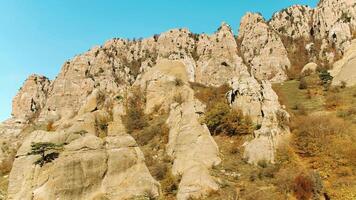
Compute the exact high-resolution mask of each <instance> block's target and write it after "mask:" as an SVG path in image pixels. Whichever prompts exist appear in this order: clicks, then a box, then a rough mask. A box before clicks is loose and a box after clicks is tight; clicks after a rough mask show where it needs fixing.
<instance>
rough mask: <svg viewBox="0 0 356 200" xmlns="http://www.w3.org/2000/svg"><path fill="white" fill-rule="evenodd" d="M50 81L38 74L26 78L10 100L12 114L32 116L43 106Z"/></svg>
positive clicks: (15, 115) (18, 116)
mask: <svg viewBox="0 0 356 200" xmlns="http://www.w3.org/2000/svg"><path fill="white" fill-rule="evenodd" d="M49 88H50V81H49V80H48V79H47V78H46V77H44V76H39V75H31V76H30V77H28V78H27V80H26V81H25V83H24V84H23V86H22V88H21V89H20V91H19V92H18V93H17V95H16V96H15V97H14V99H13V101H12V116H13V117H15V118H23V119H30V118H33V117H34V115H35V114H37V113H38V112H39V111H41V109H42V108H43V107H44V105H45V102H46V98H47V93H48V90H49Z"/></svg>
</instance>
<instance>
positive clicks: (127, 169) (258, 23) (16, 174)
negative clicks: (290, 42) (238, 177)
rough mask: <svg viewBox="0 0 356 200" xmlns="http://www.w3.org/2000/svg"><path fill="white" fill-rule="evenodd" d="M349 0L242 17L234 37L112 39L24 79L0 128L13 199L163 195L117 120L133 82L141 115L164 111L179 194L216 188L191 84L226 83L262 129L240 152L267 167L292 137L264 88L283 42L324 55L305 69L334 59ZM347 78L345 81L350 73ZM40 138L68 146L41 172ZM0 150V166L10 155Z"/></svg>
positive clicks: (348, 27)
mask: <svg viewBox="0 0 356 200" xmlns="http://www.w3.org/2000/svg"><path fill="white" fill-rule="evenodd" d="M354 5H355V3H354V2H353V1H350V0H343V1H341V0H325V1H322V2H321V3H320V4H319V6H318V7H317V8H315V9H311V8H308V7H305V6H292V7H290V8H288V9H285V10H283V11H281V12H279V13H276V14H275V15H274V16H273V18H272V19H271V21H269V22H266V21H265V20H264V19H263V17H262V16H261V15H258V14H252V13H248V14H247V15H246V16H245V17H244V18H243V19H242V21H241V27H240V30H239V35H238V37H237V39H236V38H235V36H234V34H233V32H232V31H231V28H230V27H229V26H228V25H227V24H225V23H223V24H222V25H221V27H220V28H219V29H218V30H217V31H216V32H215V33H214V34H212V35H206V34H201V35H199V34H193V33H191V32H190V31H189V30H187V29H173V30H170V31H167V32H165V33H162V34H160V35H155V36H154V37H151V38H147V39H143V40H136V41H130V40H124V39H112V40H109V41H107V42H106V43H105V44H104V45H102V46H101V47H94V48H92V49H91V50H89V51H88V52H86V53H84V54H81V55H79V56H76V57H75V58H73V59H71V60H69V61H68V62H66V63H65V64H64V65H63V67H62V70H61V72H60V74H59V76H58V77H57V78H56V79H55V80H54V81H52V82H50V81H49V80H48V79H46V78H44V77H41V76H31V77H30V78H29V79H28V80H27V81H26V82H25V84H24V87H23V88H22V89H21V90H20V92H19V94H18V95H17V96H16V97H15V99H14V104H13V116H14V117H13V118H12V119H10V120H8V121H6V122H5V123H3V124H1V126H0V134H1V139H2V140H1V144H0V145H2V147H4V144H5V143H6V144H16V145H14V146H16V147H17V146H21V148H20V149H19V151H18V152H17V155H18V157H17V158H16V160H15V163H14V167H13V169H12V172H11V175H10V186H9V198H10V199H127V198H131V197H135V196H144V195H146V196H149V197H157V196H159V194H160V186H159V184H158V182H156V181H155V180H154V179H153V178H152V176H151V175H150V173H149V171H148V169H147V167H146V166H145V163H144V158H143V155H142V152H141V151H140V149H139V147H138V146H137V144H136V142H135V141H134V140H133V139H132V137H131V136H129V135H127V134H126V130H125V126H124V124H123V123H122V119H121V116H122V115H124V114H125V105H126V104H125V103H126V102H125V98H126V97H127V96H128V95H129V94H128V93H129V92H128V91H129V90H130V89H131V88H132V87H136V86H137V87H139V88H140V89H141V90H142V91H144V93H143V94H142V95H145V99H146V102H145V103H146V104H145V113H146V114H151V113H152V112H153V111H154V110H155V109H156V108H157V107H159V108H160V109H164V110H166V111H169V118H168V120H167V122H166V124H167V126H168V127H169V129H170V130H169V141H168V144H167V147H166V152H167V154H168V156H169V157H171V158H172V160H173V167H172V173H173V175H175V176H177V177H181V181H180V183H179V188H178V192H177V199H180V200H185V199H189V198H200V197H204V196H206V195H207V194H209V193H210V192H212V191H216V190H218V185H217V183H216V182H215V180H214V179H213V177H212V176H211V175H210V173H209V170H210V169H211V168H212V167H213V166H216V165H218V164H219V162H220V158H219V151H218V147H217V145H216V143H215V142H214V140H213V138H212V137H211V135H210V133H209V130H208V129H207V127H206V126H205V125H204V124H201V122H200V120H199V118H200V117H201V115H203V114H204V110H205V106H204V105H203V104H202V103H201V102H199V101H198V100H197V99H196V98H195V97H194V91H193V90H192V89H191V87H190V83H189V82H197V83H201V84H203V85H207V86H221V85H223V84H226V83H228V84H229V85H230V86H231V87H232V91H231V92H230V93H229V94H228V100H229V102H230V103H231V106H232V108H233V109H239V110H242V112H243V113H244V114H245V115H249V116H250V117H251V118H252V120H253V122H255V123H256V124H257V125H258V127H259V129H258V130H256V131H255V132H254V135H253V136H251V138H250V139H249V140H248V141H247V142H246V143H245V157H246V158H248V161H249V162H250V163H254V164H256V163H257V162H258V161H260V160H266V161H270V162H273V161H274V153H275V150H276V148H277V146H278V144H279V143H280V142H281V141H282V140H283V137H284V136H286V135H288V133H289V129H288V125H287V124H288V123H287V122H288V120H289V116H288V113H286V112H285V111H284V109H283V108H282V107H281V106H280V104H279V103H278V97H277V96H276V94H275V93H274V91H273V90H272V88H271V85H270V82H269V81H272V82H281V81H284V80H286V79H287V75H286V74H287V73H286V70H287V69H288V68H289V67H290V65H291V64H290V60H289V58H288V56H289V55H288V52H287V50H286V46H285V45H286V44H283V42H282V38H283V41H284V39H285V37H287V38H289V37H290V38H292V39H298V38H303V39H305V40H307V41H308V46H306V47H305V48H306V49H308V51H309V50H310V51H311V52H312V51H314V50H313V48H320V52H319V51H315V52H312V53H310V55H313V58H311V56H310V57H308V58H307V59H308V62H310V60H313V59H314V56H315V57H322V58H323V59H325V60H328V61H329V63H332V62H333V60H335V59H336V58H337V56H336V54H335V52H334V50H335V49H337V50H338V51H340V52H342V53H343V52H344V51H345V49H348V48H349V47H348V46H350V42H349V41H350V38H351V37H352V35H353V32H354V31H355V6H354ZM318 42H320V44H317V43H318ZM319 46H320V47H319ZM331 46H335V49H332V50H330V47H331ZM349 52H351V53H349ZM352 52H353V51H346V53H345V56H344V59H342V60H341V61H340V62H338V63H337V64H335V73H334V75H335V79H334V82H335V84H336V82H337V81H341V80H344V79H342V78H345V77H346V75H349V74H351V72H353V71H352V69H353V68H352V66H353V63H354V59H353V53H352ZM291 60H292V59H291ZM316 60H317V59H316ZM318 64H319V63H318ZM350 70H351V71H350ZM347 77H348V78H347V79H346V81H348V84H353V82H352V81H353V80H355V78H354V77H353V76H347ZM350 77H351V78H350ZM351 79H352V80H351ZM333 84H334V83H333ZM37 115H39V117H37ZM29 118H32V119H31V120H32V121H33V122H34V125H37V123H44V124H45V125H48V126H47V128H44V129H48V131H50V132H47V131H38V130H36V131H34V132H33V133H31V134H29V132H32V131H27V132H26V131H23V130H24V129H25V127H26V126H27V125H29V124H28V123H29V122H28V119H29ZM42 129H43V128H42ZM23 138H26V139H25V140H24V142H23V143H22V141H23ZM41 141H47V142H54V143H67V145H65V147H64V149H63V151H61V152H60V155H59V157H58V158H57V159H55V160H54V161H53V162H51V163H47V164H46V165H44V166H43V167H39V166H37V165H34V164H33V162H34V161H35V160H36V159H38V158H37V157H36V156H33V155H27V153H28V152H29V151H30V149H29V148H30V144H31V142H41ZM4 142H5V143H4ZM21 144H22V145H21ZM14 149H17V148H14ZM1 150H2V152H1V154H0V158H1V160H3V158H5V157H6V154H8V152H5V151H3V148H1Z"/></svg>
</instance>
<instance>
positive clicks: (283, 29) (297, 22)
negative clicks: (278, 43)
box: [268, 5, 313, 39]
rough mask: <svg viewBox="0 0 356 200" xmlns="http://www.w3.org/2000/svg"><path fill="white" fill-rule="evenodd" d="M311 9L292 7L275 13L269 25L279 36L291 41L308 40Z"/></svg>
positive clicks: (299, 6) (298, 6)
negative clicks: (289, 38)
mask: <svg viewBox="0 0 356 200" xmlns="http://www.w3.org/2000/svg"><path fill="white" fill-rule="evenodd" d="M312 15H313V9H311V8H310V7H308V6H301V5H294V6H291V7H289V8H286V9H283V10H282V11H280V12H277V13H275V14H274V15H273V16H272V19H271V20H270V21H269V23H268V24H269V25H270V26H271V27H272V28H273V29H274V30H276V31H277V32H278V33H279V34H282V35H285V36H287V37H292V38H293V39H298V38H305V39H308V38H310V36H311V35H310V29H311V23H312Z"/></svg>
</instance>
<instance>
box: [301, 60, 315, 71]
mask: <svg viewBox="0 0 356 200" xmlns="http://www.w3.org/2000/svg"><path fill="white" fill-rule="evenodd" d="M317 68H318V64H316V63H313V62H311V63H308V64H306V65H304V67H303V69H302V73H307V72H311V73H315V72H316V70H317Z"/></svg>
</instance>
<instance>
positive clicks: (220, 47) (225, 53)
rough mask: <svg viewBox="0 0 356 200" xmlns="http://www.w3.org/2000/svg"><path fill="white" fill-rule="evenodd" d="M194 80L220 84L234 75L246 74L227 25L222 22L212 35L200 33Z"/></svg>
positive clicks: (210, 84) (207, 83) (205, 83)
mask: <svg viewBox="0 0 356 200" xmlns="http://www.w3.org/2000/svg"><path fill="white" fill-rule="evenodd" d="M197 53H198V55H200V57H199V59H198V61H197V69H196V82H199V83H202V84H204V85H209V86H221V85H222V84H225V83H226V82H228V81H229V80H231V78H232V77H234V76H240V75H241V74H246V73H247V74H248V72H247V68H246V66H245V65H244V64H243V60H242V59H241V58H240V57H239V56H238V47H237V44H236V41H235V38H234V35H233V33H232V30H231V28H230V26H229V25H227V24H225V23H223V24H222V25H221V27H220V28H219V29H218V31H217V32H216V33H215V34H213V35H205V34H203V35H201V36H200V37H199V40H198V43H197Z"/></svg>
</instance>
